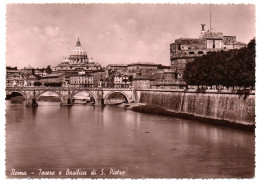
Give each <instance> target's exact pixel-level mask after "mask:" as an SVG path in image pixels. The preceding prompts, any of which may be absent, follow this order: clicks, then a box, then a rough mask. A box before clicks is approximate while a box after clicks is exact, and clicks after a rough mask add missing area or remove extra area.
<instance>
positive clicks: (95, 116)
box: [6, 101, 255, 178]
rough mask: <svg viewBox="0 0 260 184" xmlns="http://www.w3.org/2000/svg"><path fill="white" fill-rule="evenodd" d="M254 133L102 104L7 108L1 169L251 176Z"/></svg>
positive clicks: (149, 174)
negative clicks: (115, 169)
mask: <svg viewBox="0 0 260 184" xmlns="http://www.w3.org/2000/svg"><path fill="white" fill-rule="evenodd" d="M254 141H255V137H254V133H251V132H245V131H240V130H235V129H231V128H226V127H217V126H213V125H208V124H203V123H199V122H197V121H188V120H182V119H177V118H171V117H163V116H157V115H147V114H141V113H136V112H133V111H129V110H125V109H121V108H117V107H110V106H106V107H104V108H102V107H93V106H84V105H75V106H72V107H69V108H68V107H61V106H60V105H59V103H50V102H39V106H38V107H37V108H27V107H25V105H24V104H12V103H10V102H9V101H7V102H6V156H7V160H6V167H7V170H9V171H10V170H11V168H25V169H26V168H27V169H30V168H103V167H127V168H128V177H131V178H140V177H153V178H154V177H160V178H164V177H166V178H182V177H206V178H212V177H252V176H253V175H254Z"/></svg>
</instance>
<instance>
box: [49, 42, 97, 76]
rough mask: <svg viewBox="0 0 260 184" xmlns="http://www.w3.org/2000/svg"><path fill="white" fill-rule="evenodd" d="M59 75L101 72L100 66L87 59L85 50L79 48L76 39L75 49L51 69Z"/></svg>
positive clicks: (79, 45) (79, 44)
mask: <svg viewBox="0 0 260 184" xmlns="http://www.w3.org/2000/svg"><path fill="white" fill-rule="evenodd" d="M52 69H53V70H54V71H57V72H59V73H65V72H66V73H67V72H75V71H82V70H83V71H87V72H90V71H98V70H101V65H100V64H98V63H95V62H94V60H93V59H92V58H91V59H89V58H88V55H87V52H86V50H85V49H83V48H81V43H80V41H79V39H78V41H77V43H76V46H75V48H74V49H73V50H72V53H71V55H70V56H69V57H68V58H65V59H64V60H63V61H62V62H61V63H60V64H58V65H57V66H56V67H53V68H52Z"/></svg>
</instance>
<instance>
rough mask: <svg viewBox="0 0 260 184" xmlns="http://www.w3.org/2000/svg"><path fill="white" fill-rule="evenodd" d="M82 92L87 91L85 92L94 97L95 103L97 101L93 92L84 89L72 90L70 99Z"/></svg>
mask: <svg viewBox="0 0 260 184" xmlns="http://www.w3.org/2000/svg"><path fill="white" fill-rule="evenodd" d="M82 92H84V93H87V94H89V95H90V96H92V97H93V98H94V101H95V104H97V103H98V99H97V97H96V95H95V94H94V93H93V92H91V91H84V90H82V91H76V92H74V93H73V94H72V96H71V100H72V99H73V98H74V97H75V96H76V95H77V94H78V93H82Z"/></svg>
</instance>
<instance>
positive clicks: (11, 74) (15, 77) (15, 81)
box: [6, 69, 24, 87]
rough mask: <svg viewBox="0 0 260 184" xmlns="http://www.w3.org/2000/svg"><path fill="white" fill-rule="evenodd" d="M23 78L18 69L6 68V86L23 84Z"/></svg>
mask: <svg viewBox="0 0 260 184" xmlns="http://www.w3.org/2000/svg"><path fill="white" fill-rule="evenodd" d="M23 85H24V79H23V78H22V76H21V73H20V71H19V70H17V69H16V70H15V69H11V70H9V69H6V87H14V86H23Z"/></svg>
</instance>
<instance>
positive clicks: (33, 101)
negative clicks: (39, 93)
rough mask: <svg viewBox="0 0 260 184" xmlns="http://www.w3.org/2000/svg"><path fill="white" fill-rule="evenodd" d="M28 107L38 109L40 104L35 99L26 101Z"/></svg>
mask: <svg viewBox="0 0 260 184" xmlns="http://www.w3.org/2000/svg"><path fill="white" fill-rule="evenodd" d="M26 106H27V107H38V103H37V101H36V99H35V98H33V99H28V100H26Z"/></svg>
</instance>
